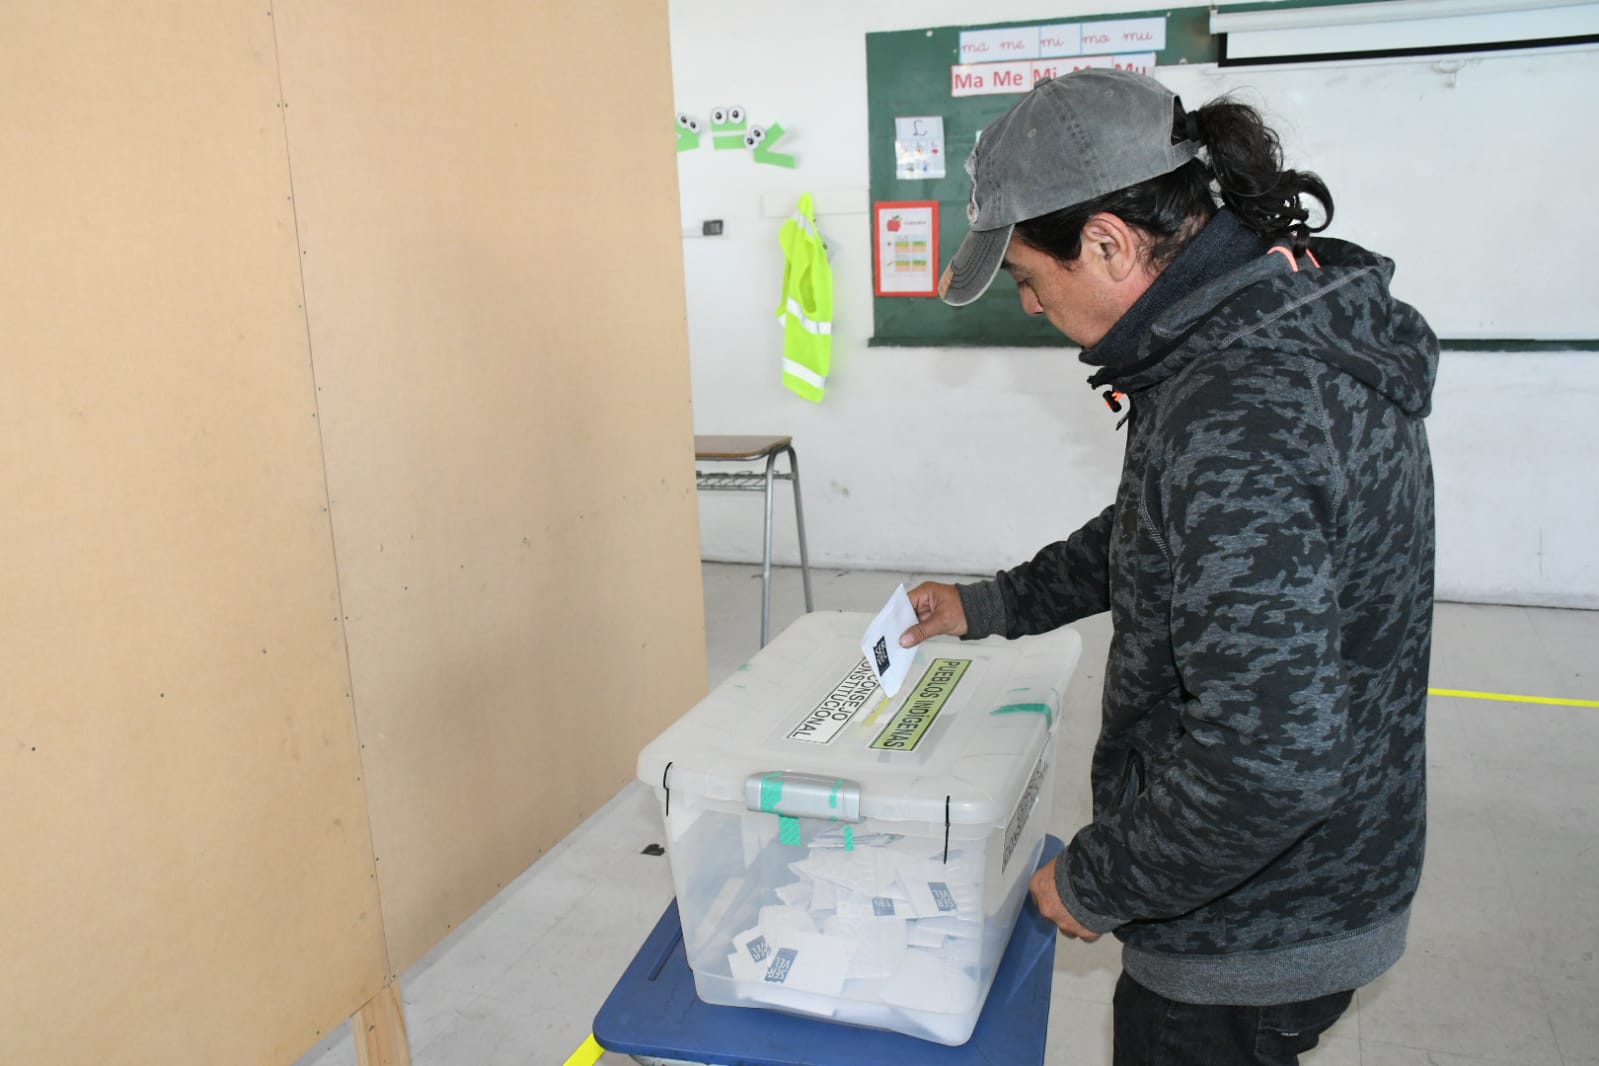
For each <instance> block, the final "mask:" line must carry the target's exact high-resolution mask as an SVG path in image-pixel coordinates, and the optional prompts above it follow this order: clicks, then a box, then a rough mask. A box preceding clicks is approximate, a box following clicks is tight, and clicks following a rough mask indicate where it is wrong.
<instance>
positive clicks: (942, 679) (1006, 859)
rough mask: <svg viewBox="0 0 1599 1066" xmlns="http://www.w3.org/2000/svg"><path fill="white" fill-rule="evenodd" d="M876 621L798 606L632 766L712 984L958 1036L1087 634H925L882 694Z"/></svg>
mask: <svg viewBox="0 0 1599 1066" xmlns="http://www.w3.org/2000/svg"><path fill="white" fill-rule="evenodd" d="M869 621H870V616H868V615H860V614H811V615H806V616H804V617H802V618H801V619H800V620H799V621H798V622H796V623H795V624H794V625H793V626H792V627H791V628H790V629H789V630H788V631H786V632H785V633H783V634H782V635H781V636H779V637H778V638H777V639H776V640H774V641H773V642H772V643H770V644H769V645H767V647H766V648H764V649H762V651H761V652H760V654H758V655H757V656H756V657H755V658H754V659H753V660H751V662H750V663H749V664H747V666H746V667H744V668H742V669H740V670H739V671H737V672H735V673H734V674H733V675H732V677H730V678H729V679H728V680H727V681H726V682H724V683H723V684H722V685H720V686H719V687H718V688H717V689H716V690H715V691H714V692H712V693H711V694H710V695H709V696H708V697H707V698H706V699H705V700H704V701H702V702H701V703H700V704H699V705H698V706H697V707H695V708H694V709H693V710H691V711H690V712H689V713H688V714H686V715H685V716H684V717H683V718H682V719H681V720H679V721H678V722H677V723H676V724H675V725H674V726H672V727H671V728H670V729H668V730H667V731H666V732H665V733H663V734H662V735H661V736H660V737H659V738H657V739H656V740H655V741H654V742H653V743H651V744H650V745H649V747H647V748H646V749H645V750H644V752H643V753H641V755H640V757H639V776H640V777H641V778H642V779H643V780H645V781H647V782H648V783H650V784H651V785H652V786H654V787H655V789H656V792H657V796H658V798H659V799H660V802H661V807H662V811H663V814H664V815H665V820H666V835H667V853H668V855H669V856H670V860H671V864H672V876H673V879H674V881H675V883H676V888H677V896H678V909H679V913H680V915H681V918H682V923H683V937H684V945H685V948H686V952H687V956H688V960H689V965H690V966H691V967H692V968H693V971H694V982H695V989H696V991H697V993H698V994H699V996H700V998H701V999H703V1000H705V1001H706V1002H709V1003H716V1004H722V1005H730V1006H748V1007H764V1008H768V1009H776V1010H783V1011H788V1012H791V1013H797V1014H805V1015H810V1016H815V1017H822V1018H828V1019H831V1020H833V1021H836V1022H841V1023H844V1024H850V1025H861V1026H869V1027H872V1028H879V1029H889V1030H893V1031H896V1032H902V1033H907V1034H909V1035H912V1036H916V1037H920V1038H923V1039H927V1040H933V1041H936V1042H939V1043H943V1044H960V1043H963V1042H965V1040H966V1039H967V1038H968V1037H969V1036H970V1035H971V1031H972V1028H973V1026H974V1025H975V1024H976V1022H977V1017H978V1015H979V1014H980V1013H981V1010H982V1006H983V1001H984V999H985V997H986V996H987V993H988V988H989V986H990V984H991V983H992V982H993V978H994V972H995V970H996V969H997V967H998V964H999V959H1000V957H1001V956H1002V955H1003V953H1004V949H1005V945H1006V943H1007V941H1008V940H1009V937H1010V933H1011V929H1012V927H1013V926H1014V924H1015V921H1016V916H1017V914H1018V912H1019V911H1020V908H1021V906H1022V902H1023V899H1024V897H1025V895H1026V889H1027V882H1028V879H1029V877H1030V876H1031V874H1032V872H1033V870H1034V869H1035V868H1036V867H1037V864H1038V860H1039V856H1040V854H1041V852H1042V848H1043V841H1044V834H1045V831H1046V829H1047V828H1048V826H1047V825H1046V823H1047V821H1048V812H1049V808H1050V797H1051V795H1052V792H1053V786H1054V741H1055V736H1056V725H1057V723H1058V714H1059V710H1060V700H1061V693H1063V692H1064V691H1065V688H1066V684H1067V682H1068V680H1069V679H1070V676H1071V673H1072V671H1073V669H1074V668H1075V666H1076V662H1077V658H1078V655H1079V651H1080V644H1079V642H1078V639H1077V637H1076V635H1075V634H1074V633H1072V632H1071V631H1069V630H1063V631H1059V632H1057V633H1053V634H1048V635H1045V636H1041V637H1030V638H1026V639H1024V640H1020V641H1013V642H1004V641H981V642H971V643H963V642H956V641H932V642H929V643H927V644H924V645H922V647H921V648H920V649H919V650H918V654H917V660H916V662H915V664H914V665H913V667H912V669H911V671H910V674H909V677H908V679H907V681H906V683H905V685H904V686H903V687H902V688H901V689H900V691H899V692H898V693H897V694H896V695H895V696H894V697H893V698H892V699H890V698H887V697H885V696H884V694H883V693H882V691H881V690H880V689H878V688H877V686H876V683H875V677H874V676H873V675H872V673H871V668H870V666H869V665H868V664H866V663H864V662H863V661H862V658H861V651H860V636H861V633H862V631H863V630H864V627H865V626H866V624H867V623H868V622H869ZM863 672H864V673H863Z"/></svg>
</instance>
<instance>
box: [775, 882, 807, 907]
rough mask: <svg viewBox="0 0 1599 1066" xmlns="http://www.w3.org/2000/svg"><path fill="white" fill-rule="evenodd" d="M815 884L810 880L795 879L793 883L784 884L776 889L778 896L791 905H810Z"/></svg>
mask: <svg viewBox="0 0 1599 1066" xmlns="http://www.w3.org/2000/svg"><path fill="white" fill-rule="evenodd" d="M814 888H815V886H814V885H812V884H811V883H810V882H808V881H795V882H794V883H793V884H791V885H782V886H779V887H778V888H776V889H774V890H773V891H775V892H776V893H777V898H778V899H780V900H782V901H783V902H784V903H786V904H787V905H789V906H790V907H809V906H810V905H811V895H812V893H813V891H814Z"/></svg>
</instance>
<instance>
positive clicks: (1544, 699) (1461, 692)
mask: <svg viewBox="0 0 1599 1066" xmlns="http://www.w3.org/2000/svg"><path fill="white" fill-rule="evenodd" d="M1427 695H1429V696H1456V697H1459V698H1460V699H1463V700H1498V701H1499V702H1501V703H1547V704H1551V705H1553V706H1555V707H1599V700H1567V699H1559V698H1557V697H1555V696H1512V695H1510V694H1509V693H1505V692H1473V691H1471V690H1470V689H1464V688H1430V689H1428V690H1427Z"/></svg>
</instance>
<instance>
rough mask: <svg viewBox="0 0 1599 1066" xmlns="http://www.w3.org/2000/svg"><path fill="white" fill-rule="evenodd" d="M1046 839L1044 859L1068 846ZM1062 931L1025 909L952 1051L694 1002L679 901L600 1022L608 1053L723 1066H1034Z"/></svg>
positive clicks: (597, 1028)
mask: <svg viewBox="0 0 1599 1066" xmlns="http://www.w3.org/2000/svg"><path fill="white" fill-rule="evenodd" d="M1061 846H1062V845H1061V842H1060V841H1059V840H1058V839H1056V838H1055V837H1052V836H1051V837H1046V838H1045V841H1044V856H1045V859H1046V860H1048V859H1052V858H1053V857H1054V856H1055V854H1056V853H1057V852H1059V851H1060V849H1061ZM1056 935H1057V933H1056V929H1055V926H1054V925H1053V924H1051V923H1050V922H1049V921H1047V920H1046V919H1045V918H1044V917H1043V916H1042V915H1041V914H1039V913H1038V909H1037V908H1036V907H1034V906H1033V903H1032V901H1031V900H1028V901H1027V902H1026V903H1024V904H1023V905H1022V912H1021V916H1020V917H1019V918H1017V920H1016V931H1015V933H1013V934H1012V935H1011V939H1010V944H1009V945H1008V946H1007V947H1006V949H1005V955H1004V957H1003V958H1002V959H1000V963H999V970H998V972H997V973H996V974H995V975H994V986H993V988H992V990H991V991H990V992H989V993H988V1001H987V1002H986V1003H985V1004H984V1006H983V1013H982V1014H981V1015H980V1016H979V1017H978V1019H977V1028H976V1029H975V1030H974V1031H973V1032H972V1038H971V1040H969V1041H967V1042H966V1043H965V1044H962V1045H961V1046H960V1047H946V1046H944V1045H942V1044H933V1043H929V1042H928V1041H925V1040H917V1039H915V1038H913V1037H908V1036H904V1035H901V1034H899V1033H888V1032H882V1031H880V1030H875V1029H861V1028H857V1027H854V1026H847V1025H835V1024H833V1023H832V1022H827V1021H822V1020H819V1019H813V1018H801V1017H797V1016H795V1015H791V1014H781V1013H779V1012H777V1011H770V1010H761V1009H758V1008H751V1007H714V1006H711V1005H710V1004H707V1003H702V1002H701V1001H700V1000H699V998H698V997H696V996H695V995H694V975H693V973H692V972H691V971H690V970H689V966H688V959H687V958H686V957H685V955H684V953H683V930H682V927H681V925H680V923H679V921H678V917H677V901H676V900H673V901H672V904H671V906H669V907H667V908H666V913H665V914H663V915H661V920H660V921H659V922H657V923H656V924H655V929H654V930H653V931H652V932H651V933H650V935H649V937H648V938H646V939H645V941H644V946H643V947H642V948H640V949H639V952H638V954H637V955H636V956H635V957H634V958H633V962H632V963H631V964H630V965H629V966H628V968H627V972H626V973H624V974H623V975H622V979H621V981H619V982H618V983H617V985H616V988H615V989H614V990H613V991H612V992H611V995H610V998H608V999H607V1000H606V1001H605V1005H604V1006H603V1007H601V1008H600V1012H599V1014H597V1015H596V1016H595V1018H594V1036H595V1037H596V1038H597V1039H598V1040H599V1042H600V1045H601V1046H602V1047H604V1048H605V1049H606V1050H607V1051H616V1052H622V1053H624V1054H628V1055H644V1056H649V1057H653V1058H661V1059H678V1060H682V1061H684V1062H695V1063H712V1064H716V1066H884V1064H885V1063H905V1064H907V1066H910V1064H915V1066H980V1064H987V1063H992V1064H995V1066H998V1064H1003V1066H1029V1064H1032V1063H1038V1064H1042V1063H1043V1061H1044V1037H1045V1035H1046V1033H1047V1030H1048V1025H1049V991H1050V986H1051V983H1052V979H1053V976H1054V968H1055V939H1056Z"/></svg>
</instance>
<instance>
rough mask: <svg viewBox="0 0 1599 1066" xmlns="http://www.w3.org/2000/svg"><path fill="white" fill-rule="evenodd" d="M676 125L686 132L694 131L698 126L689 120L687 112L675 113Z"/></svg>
mask: <svg viewBox="0 0 1599 1066" xmlns="http://www.w3.org/2000/svg"><path fill="white" fill-rule="evenodd" d="M677 124H678V125H679V126H681V127H683V128H684V129H686V130H694V129H695V128H696V127H697V126H698V125H699V123H698V122H695V121H694V120H693V119H692V118H689V115H688V112H687V111H679V112H678V113H677Z"/></svg>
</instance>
